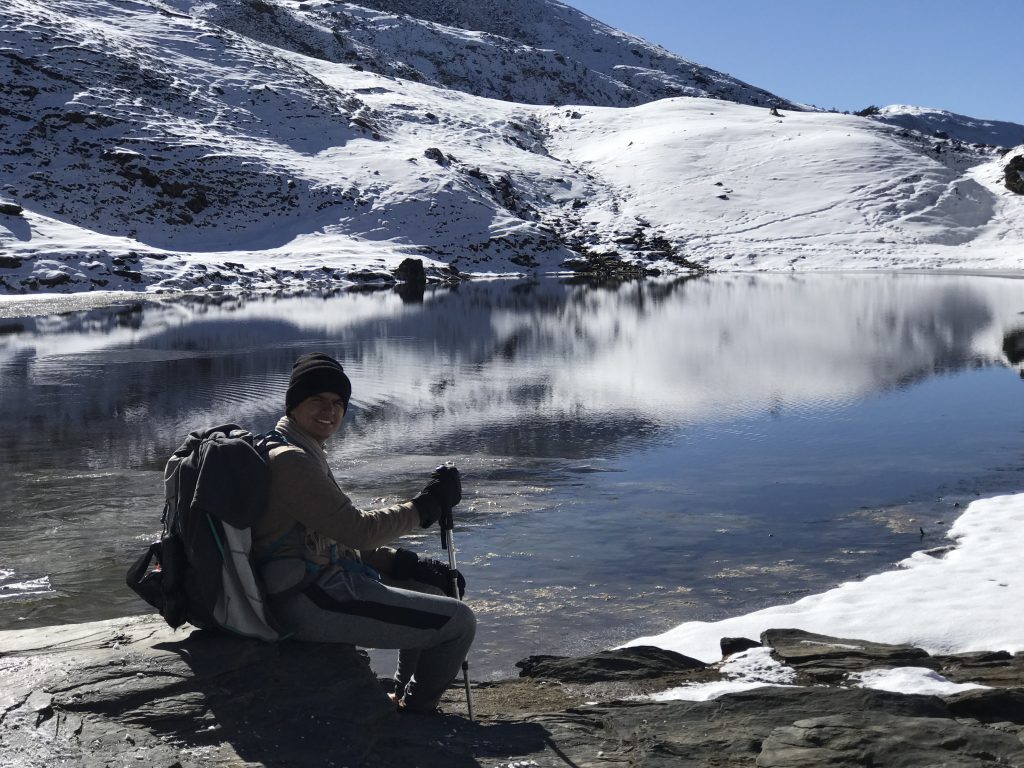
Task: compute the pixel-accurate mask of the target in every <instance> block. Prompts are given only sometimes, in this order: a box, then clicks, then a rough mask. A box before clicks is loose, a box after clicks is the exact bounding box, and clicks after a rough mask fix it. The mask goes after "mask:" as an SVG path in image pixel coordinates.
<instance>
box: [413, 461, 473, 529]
mask: <svg viewBox="0 0 1024 768" xmlns="http://www.w3.org/2000/svg"><path fill="white" fill-rule="evenodd" d="M460 501H462V479H461V478H460V477H459V470H458V469H457V468H456V467H455V466H454V465H451V464H444V465H442V466H440V467H438V468H437V469H435V470H434V471H433V473H432V474H431V475H430V482H429V483H427V486H426V488H424V489H423V490H422V491H420V492H419V493H417V494H416V495H415V496H414V497H413V499H412V503H413V504H415V505H416V511H417V512H419V513H420V525H421V526H422V527H423V528H429V527H430V526H432V525H433V524H434V523H436V522H437V520H438V519H439V518H440V517H441V515H443V514H444V513H445V512H446V511H449V510H451V508H452V507H454V506H455V505H456V504H458V503H459V502H460Z"/></svg>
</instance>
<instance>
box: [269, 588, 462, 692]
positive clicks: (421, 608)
mask: <svg viewBox="0 0 1024 768" xmlns="http://www.w3.org/2000/svg"><path fill="white" fill-rule="evenodd" d="M273 611H274V615H275V616H276V617H277V618H278V619H279V620H281V622H282V623H283V624H284V625H285V626H287V627H288V629H289V630H290V631H292V632H293V633H294V636H295V637H296V638H297V639H298V640H305V641H308V642H317V643H350V644H352V645H357V646H360V647H362V648H397V649H399V650H400V653H399V655H398V671H397V672H396V674H395V680H396V683H397V685H398V688H397V693H398V695H399V697H402V696H403V694H404V697H405V706H406V708H407V709H410V710H413V711H429V710H431V709H433V708H434V707H435V706H437V702H438V700H439V699H440V698H441V694H443V693H444V691H445V689H446V688H447V687H448V684H449V683H450V682H451V681H452V680H453V679H454V678H455V676H456V675H457V674H458V673H459V669H460V667H461V666H462V661H463V659H465V658H466V654H467V653H468V652H469V647H470V645H472V643H473V637H474V635H475V634H476V617H475V616H474V615H473V611H472V610H470V608H469V606H467V605H466V604H465V603H462V602H460V601H458V600H455V599H453V598H450V597H442V596H440V595H430V594H423V593H421V592H411V591H409V590H405V589H399V588H397V587H393V586H388V585H386V584H382V583H381V582H379V581H377V580H375V579H373V578H371V577H370V576H367V575H365V574H362V573H349V572H345V571H338V572H337V573H332V574H329V575H327V576H324V577H321V578H320V579H319V580H318V581H316V582H315V583H314V584H312V585H311V586H310V587H307V588H306V590H305V591H303V592H300V593H298V594H295V595H291V596H289V597H286V598H283V599H280V600H275V601H274V603H273Z"/></svg>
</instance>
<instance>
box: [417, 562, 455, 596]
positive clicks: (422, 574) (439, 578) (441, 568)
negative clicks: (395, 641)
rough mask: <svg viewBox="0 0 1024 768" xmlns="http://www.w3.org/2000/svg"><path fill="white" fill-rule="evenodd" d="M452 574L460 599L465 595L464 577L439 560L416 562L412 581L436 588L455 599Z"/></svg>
mask: <svg viewBox="0 0 1024 768" xmlns="http://www.w3.org/2000/svg"><path fill="white" fill-rule="evenodd" d="M453 574H454V576H455V580H456V581H457V582H458V585H459V595H458V596H459V598H460V599H461V598H463V597H465V595H466V579H465V577H464V576H463V575H462V574H461V573H459V572H458V571H452V569H451V568H449V567H448V566H447V565H446V564H445V563H442V562H441V561H440V560H420V561H419V562H417V563H416V565H415V566H413V569H412V580H413V581H418V582H420V583H421V584H429V585H430V586H432V587H437V588H438V589H440V590H441V591H442V592H444V593H445V594H446V595H448V597H455V593H454V590H453V589H452V575H453Z"/></svg>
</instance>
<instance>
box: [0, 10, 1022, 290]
mask: <svg viewBox="0 0 1024 768" xmlns="http://www.w3.org/2000/svg"><path fill="white" fill-rule="evenodd" d="M434 5H437V4H432V5H430V7H433V6H434ZM471 5H472V4H468V3H447V4H444V7H452V8H455V7H459V8H462V9H463V10H465V9H467V8H469V7H470V6H471ZM513 5H515V7H516V8H519V9H521V12H522V13H525V12H526V11H527V10H530V9H533V10H534V11H536V12H537V13H539V12H540V11H539V10H538V9H540V10H544V11H545V13H547V12H548V11H550V13H551V15H550V18H549V17H548V16H537V15H533V16H530V15H526V16H520V17H519V18H525V19H532V20H533V21H532V22H531V26H530V27H529V28H527V29H519V28H515V29H513V28H512V27H513V26H515V25H514V24H512V21H510V20H509V19H505V20H504V21H503V20H502V17H501V16H500V14H493V16H494V18H493V19H492V21H493V25H492V28H494V29H496V30H498V31H501V32H503V33H505V34H506V35H507V36H506V37H502V38H501V40H500V41H499V40H497V38H496V37H495V33H492V32H472V31H466V30H465V29H461V30H460V29H458V28H456V27H453V26H445V22H448V23H450V22H452V21H453V19H452V18H449V17H448V16H445V15H444V14H441V13H440V12H438V13H434V14H433V17H432V18H433V19H435V20H431V19H425V20H423V19H421V20H410V19H409V18H407V17H396V16H395V15H394V13H392V12H391V11H388V12H385V11H371V10H369V9H367V8H366V7H360V6H355V5H352V4H337V3H331V2H308V3H295V2H289V1H286V0H275V1H274V2H271V0H247V2H239V0H219V2H203V3H193V2H188V1H187V0H174V1H173V2H169V1H168V2H159V1H158V0H138V1H136V2H130V3H123V2H117V1H116V0H50V1H49V2H42V1H41V0H9V2H8V3H7V6H6V7H5V10H4V12H3V14H2V15H0V135H2V136H3V137H4V139H3V143H2V144H0V211H4V210H7V211H11V212H10V213H3V212H0V292H7V293H21V292H32V291H82V290H95V289H106V290H111V289H120V288H127V289H136V290H137V289H140V288H146V287H148V288H152V289H157V290H159V289H181V288H190V287H205V288H210V287H213V286H225V287H230V286H242V287H245V286H277V285H289V284H296V285H309V284H321V285H334V284H337V283H338V282H339V281H352V280H374V279H392V278H391V277H390V275H389V274H388V273H389V271H390V270H392V269H394V268H395V267H396V266H397V265H398V263H399V262H400V261H401V260H402V259H403V258H405V257H407V256H414V257H417V258H421V259H423V260H424V262H425V263H426V264H427V266H428V271H430V270H433V273H434V274H435V275H437V276H443V275H447V274H448V270H449V269H450V268H451V267H455V268H457V269H458V270H461V271H468V272H478V273H479V272H509V271H525V270H531V269H539V270H556V269H560V268H563V265H566V264H572V263H574V262H575V263H578V262H579V260H580V259H581V257H587V258H591V259H605V258H617V259H622V260H625V261H629V262H634V263H637V264H639V265H642V266H643V267H644V268H646V269H660V270H679V269H687V268H690V267H693V266H701V267H708V268H714V269H737V268H739V269H789V268H794V267H795V268H800V269H836V268H861V267H959V268H977V267H986V268H1002V269H1020V268H1022V266H1024V249H1022V248H1021V244H1022V242H1024V225H1022V224H1021V222H1022V221H1024V216H1022V214H1024V210H1022V205H1024V197H1022V196H1020V195H1015V194H1013V193H1011V192H1010V191H1009V190H1007V188H1006V186H1005V184H1004V181H1003V180H1004V166H1005V165H1006V161H1005V160H1004V159H1003V158H1001V157H1000V155H999V153H998V152H996V151H994V150H992V149H990V148H986V147H974V146H971V145H966V144H963V143H962V142H959V141H955V140H944V139H936V138H934V137H932V136H927V137H926V136H924V135H923V134H919V133H917V132H914V131H908V130H906V129H904V128H902V127H895V126H888V125H885V124H883V123H881V122H878V121H877V120H870V119H865V118H860V117H855V116H849V115H838V114H829V113H821V112H799V111H790V110H787V109H785V108H782V111H781V112H778V113H777V114H775V115H773V114H772V113H771V112H770V111H769V109H768V108H767V107H765V106H752V105H750V104H739V103H733V102H730V101H725V100H722V99H721V98H717V99H710V98H691V97H679V98H671V99H662V100H659V101H654V102H648V103H646V104H641V105H639V106H636V107H608V106H603V107H602V106H580V105H576V106H557V107H556V106H542V105H530V104H524V103H516V102H514V101H506V100H494V99H489V98H484V97H481V96H479V95H475V94H472V93H467V92H465V91H463V90H458V89H455V88H450V87H440V86H439V85H437V84H436V82H440V81H439V80H438V78H435V81H436V82H435V83H433V84H432V83H431V82H418V80H429V79H430V78H428V77H427V76H426V75H425V74H414V75H412V77H413V78H414V79H408V78H398V77H394V76H391V75H386V74H379V73H377V72H373V71H371V69H370V67H368V66H366V65H365V64H364V63H359V62H357V63H354V64H352V63H338V62H336V61H333V60H332V59H334V58H337V56H334V55H333V54H332V55H325V54H324V53H323V50H320V49H316V50H314V47H313V43H312V42H310V41H311V40H314V37H310V35H313V33H316V35H318V36H319V37H316V38H315V39H316V40H319V43H318V44H319V46H320V48H321V49H324V50H326V49H327V48H328V47H329V46H328V42H329V41H330V40H334V41H336V42H337V41H339V40H340V41H344V42H345V45H349V44H350V43H352V40H354V39H355V38H356V31H358V32H359V34H363V35H368V34H370V33H369V32H367V30H376V31H375V32H374V33H373V34H374V35H376V34H378V33H380V32H381V31H382V30H386V29H391V30H392V31H393V39H390V40H389V41H388V45H390V46H394V50H395V51H399V52H402V53H403V55H405V54H406V53H407V52H408V51H407V49H406V48H403V47H402V45H400V44H399V41H400V40H401V41H405V43H403V44H404V45H407V46H411V45H413V44H414V43H415V47H416V49H417V50H421V51H422V50H423V49H424V48H423V46H424V45H426V43H425V42H424V41H429V40H434V42H435V43H436V45H437V46H438V51H440V52H444V51H450V50H459V49H458V48H457V47H456V48H455V49H450V48H448V46H451V45H455V43H453V40H455V39H456V38H459V39H462V40H464V41H473V40H481V39H484V38H486V40H487V41H488V45H494V46H498V48H500V47H501V46H504V45H506V44H507V41H509V40H516V41H517V42H516V45H517V46H519V47H520V48H521V47H523V46H525V45H526V43H525V42H521V41H526V40H530V41H533V42H535V43H537V45H546V44H548V43H552V44H553V43H555V42H558V41H557V39H556V38H558V36H559V35H562V37H564V38H565V44H566V46H567V50H568V49H571V50H572V51H574V52H575V54H576V55H577V56H578V57H579V59H578V60H579V61H583V60H584V59H586V57H585V56H584V51H583V49H584V48H585V40H586V39H587V38H586V35H585V34H584V33H583V32H582V31H580V29H576V28H575V27H574V29H575V30H576V34H575V36H574V35H570V34H569V33H568V32H565V29H564V23H568V22H565V19H566V18H569V16H567V15H566V14H568V11H569V9H567V8H566V7H565V6H561V5H560V4H558V3H554V2H549V1H548V0H531V3H530V4H527V0H519V3H516V4H513ZM403 7H404V6H403ZM409 7H411V6H409ZM437 7H441V6H437ZM472 7H473V8H477V6H475V5H474V6H472ZM479 7H480V8H483V9H485V10H486V7H490V6H486V7H485V6H479ZM509 7H512V6H511V5H510V6H509ZM395 8H397V6H396V7H395ZM428 10H429V8H428ZM560 13H561V14H563V15H559V14H560ZM331 14H335V15H336V16H331ZM338 14H340V16H338ZM480 14H481V18H486V16H487V14H485V13H483V11H480ZM262 17H268V18H269V17H274V18H275V19H277V22H275V24H273V25H270V26H269V27H268V26H267V25H266V24H264V23H263V22H262V21H261V18H262ZM329 17H330V18H335V19H336V20H337V19H342V20H343V21H344V24H348V25H349V26H344V24H342V22H341V21H338V24H337V25H336V26H334V27H331V26H328V25H327V21H328V20H329ZM285 18H287V19H291V20H292V21H293V22H294V25H293V26H289V27H288V29H291V30H292V31H291V32H289V35H291V37H290V38H289V40H290V42H288V41H287V40H285V36H283V34H282V32H281V30H282V29H284V28H285V26H286V25H283V24H282V23H281V19H285ZM396 18H397V19H399V21H398V22H395V21H394V20H395V19H396ZM572 18H574V19H575V20H576V21H577V22H580V19H583V21H582V22H580V23H581V24H582V23H584V22H585V23H586V24H590V25H592V26H593V25H596V22H593V20H587V17H582V16H580V15H579V14H576V15H575V16H574V17H572ZM218 20H219V21H218ZM244 20H247V21H246V22H245V23H246V24H247V25H248V27H247V28H246V29H243V26H245V25H244V24H243V21H244ZM228 21H230V22H231V24H232V26H234V27H237V28H238V29H237V30H234V29H228V28H227V27H225V26H222V25H221V23H220V22H225V23H227V22H228ZM542 21H543V22H544V23H542ZM371 22H372V23H371ZM399 22H400V23H399ZM289 24H291V22H289ZM560 24H561V25H562V26H559V25H560ZM510 25H511V26H510ZM442 27H444V29H442ZM598 27H600V25H597V26H596V27H595V29H598ZM353 30H356V31H353ZM425 30H426V31H425ZM271 31H273V34H271ZM243 32H244V34H243ZM428 32H429V34H427V33H428ZM598 32H600V35H599V36H598V37H596V38H595V42H594V43H593V46H592V47H597V48H599V47H600V46H602V45H607V46H611V42H608V41H612V42H615V41H618V42H621V41H622V40H624V39H626V38H624V37H622V36H621V35H618V33H615V34H613V32H614V31H609V30H607V28H603V27H601V28H599V29H598ZM248 34H252V35H254V36H255V37H249V36H247V35H248ZM430 35H435V36H436V37H434V38H431V37H430ZM616 35H618V36H616ZM257 37H258V38H260V39H256V38H257ZM271 41H272V42H273V43H274V44H271ZM301 41H305V42H302V44H301V45H300V44H299V43H300V42H301ZM286 43H287V44H286ZM338 44H339V45H340V44H341V43H340V42H339V43H338ZM353 44H354V43H353ZM617 44H618V43H617ZM367 45H368V44H367ZM377 45H378V48H376V49H374V50H376V51H377V52H378V54H379V53H380V52H381V51H386V50H391V49H389V48H387V47H386V46H384V44H383V43H382V42H380V40H378V43H377ZM497 50H498V49H493V50H491V53H489V54H488V55H487V56H485V57H484V58H483V59H480V60H479V61H478V62H477V63H479V64H480V65H481V66H483V65H484V64H485V63H486V62H490V61H492V59H491V57H492V56H493V57H494V61H497V62H499V63H498V64H494V68H493V69H488V70H486V71H484V70H482V74H481V75H480V79H479V80H474V82H477V83H479V82H483V81H485V80H487V79H488V77H490V73H494V72H497V73H505V74H507V73H508V72H510V71H511V72H515V73H516V74H515V76H512V75H508V77H510V78H511V81H506V80H505V79H504V77H505V74H503V75H500V76H499V77H498V79H499V80H501V81H502V82H518V83H520V84H522V87H527V86H528V85H529V84H530V83H532V82H533V79H534V78H533V74H534V72H533V70H532V69H530V68H529V67H526V68H518V67H519V65H518V64H515V65H513V64H510V63H509V61H506V60H504V59H503V58H502V56H501V55H499V54H498V53H497ZM552 50H553V49H544V48H541V47H538V48H536V49H535V51H547V53H551V51H552ZM602 50H604V49H602ZM645 50H648V52H650V51H651V50H654V49H645ZM310 54H314V55H310ZM378 54H374V55H375V56H376V55H378ZM481 55H483V54H481ZM531 55H533V54H531ZM545 55H547V54H545ZM552 55H554V54H552ZM559 55H563V56H567V54H560V53H559ZM645 55H646V54H645ZM651 55H652V56H653V54H651ZM457 58H458V57H453V60H454V59H457ZM640 58H643V57H642V56H641V57H640ZM606 59H607V61H608V62H612V64H610V65H609V66H608V67H607V68H606V69H608V72H606V73H605V74H603V75H601V76H600V77H598V76H597V75H596V74H593V73H598V72H599V71H600V66H598V65H599V64H600V63H601V61H604V60H605V59H602V57H600V56H597V55H596V53H595V54H594V57H592V59H588V60H586V62H585V66H586V69H587V72H588V73H591V74H588V75H587V77H586V78H584V80H582V81H581V82H585V83H589V85H587V86H586V88H588V89H591V91H590V93H591V96H592V97H593V98H592V99H591V101H597V100H599V99H598V98H597V95H595V94H598V92H599V90H600V89H599V88H598V84H600V87H602V88H603V87H607V89H609V90H608V92H607V94H608V95H609V96H608V97H609V98H611V97H612V96H614V95H615V94H618V95H621V93H622V91H621V88H622V83H623V82H625V81H623V80H619V79H616V76H614V75H615V73H616V72H618V71H619V70H618V68H619V67H620V66H621V65H620V64H616V63H614V62H616V61H618V59H617V58H616V57H615V56H613V55H611V54H608V56H607V57H606ZM398 60H399V59H398V58H397V57H395V58H394V61H398ZM410 60H412V59H410ZM530 60H531V61H532V59H530ZM360 61H363V60H362V59H361V60H360ZM474 61H476V60H475V59H474ZM645 61H646V59H645ZM499 64H500V66H499ZM396 66H397V65H396ZM402 66H403V67H408V66H410V65H409V64H408V63H403V64H402ZM420 66H421V68H423V69H424V72H426V67H425V65H422V62H420ZM581 66H584V65H583V64H581ZM509 67H511V69H509ZM396 71H397V70H396ZM416 72H419V70H416ZM620 74H621V73H620ZM592 75H593V76H592ZM602 78H603V79H602ZM470 79H472V78H470ZM491 79H494V78H491ZM540 79H541V80H543V78H540ZM582 87H583V86H581V88H582ZM736 87H737V88H738V87H739V86H736ZM595 89H596V90H595ZM616 89H618V90H616ZM715 95H716V96H722V95H723V93H720V92H719V93H716V94H715ZM648 96H650V94H648ZM631 98H635V99H637V100H639V99H640V97H639V96H635V97H631ZM644 98H647V97H644ZM737 98H739V97H738V96H737ZM538 100H540V99H539V98H538ZM749 100H753V97H751V99H749ZM19 207H22V208H23V209H24V210H23V212H21V213H18V212H17V211H18V208H19Z"/></svg>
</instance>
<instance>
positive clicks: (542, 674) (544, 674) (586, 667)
mask: <svg viewBox="0 0 1024 768" xmlns="http://www.w3.org/2000/svg"><path fill="white" fill-rule="evenodd" d="M516 666H517V667H518V668H519V676H520V677H532V678H536V679H544V680H559V681H561V682H566V683H597V682H605V681H609V680H615V681H623V680H645V679H649V678H659V677H668V676H671V675H672V674H676V673H679V672H682V671H684V670H691V669H702V668H704V667H706V666H707V664H705V663H704V662H702V661H698V660H697V659H691V658H690V657H689V656H684V655H683V654H681V653H675V652H674V651H666V650H665V649H663V648H655V647H654V646H647V645H638V646H633V647H631V648H620V649H618V650H614V651H600V652H598V653H595V654H592V655H590V656H583V657H580V658H571V657H565V656H530V657H529V658H526V659H523V660H522V661H519V662H516Z"/></svg>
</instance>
